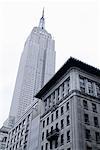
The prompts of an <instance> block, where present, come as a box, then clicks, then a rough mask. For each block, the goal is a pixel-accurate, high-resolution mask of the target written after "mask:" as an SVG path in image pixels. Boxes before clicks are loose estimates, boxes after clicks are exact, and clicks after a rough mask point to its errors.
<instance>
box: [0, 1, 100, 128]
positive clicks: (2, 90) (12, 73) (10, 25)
mask: <svg viewBox="0 0 100 150" xmlns="http://www.w3.org/2000/svg"><path fill="white" fill-rule="evenodd" d="M43 7H45V22H46V30H47V31H48V32H49V33H51V34H52V36H53V37H54V39H55V50H56V71H57V70H58V69H59V68H60V67H61V66H62V65H63V63H64V62H65V61H66V60H67V59H68V58H69V57H70V56H73V57H75V58H78V59H80V60H82V61H84V62H86V63H88V64H91V65H93V66H95V67H98V68H100V58H99V56H100V0H46V1H43V0H36V1H35V0H32V1H31V0H26V1H25V0H12V1H11V0H8V1H7V0H6V1H5V0H3V1H1V0H0V126H1V125H2V123H3V121H4V120H5V119H6V118H7V117H8V114H9V109H10V104H11V100H12V94H13V90H14V85H15V79H16V75H17V70H18V65H19V60H20V56H21V53H22V50H23V46H24V43H25V40H26V38H27V36H28V35H29V34H30V32H31V30H32V28H33V27H34V26H37V25H38V23H39V19H40V17H41V13H42V8H43Z"/></svg>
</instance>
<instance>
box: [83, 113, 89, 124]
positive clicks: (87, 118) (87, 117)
mask: <svg viewBox="0 0 100 150" xmlns="http://www.w3.org/2000/svg"><path fill="white" fill-rule="evenodd" d="M84 122H85V123H86V124H89V115H88V114H84Z"/></svg>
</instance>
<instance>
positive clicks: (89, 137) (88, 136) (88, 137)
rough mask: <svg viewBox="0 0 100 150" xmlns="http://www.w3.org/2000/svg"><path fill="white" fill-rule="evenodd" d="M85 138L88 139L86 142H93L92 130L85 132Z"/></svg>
mask: <svg viewBox="0 0 100 150" xmlns="http://www.w3.org/2000/svg"><path fill="white" fill-rule="evenodd" d="M85 137H86V140H88V141H90V140H91V134H90V130H89V129H86V130H85Z"/></svg>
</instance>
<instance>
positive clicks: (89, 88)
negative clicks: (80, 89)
mask: <svg viewBox="0 0 100 150" xmlns="http://www.w3.org/2000/svg"><path fill="white" fill-rule="evenodd" d="M88 92H89V94H91V95H93V83H92V81H88Z"/></svg>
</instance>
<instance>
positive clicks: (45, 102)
mask: <svg viewBox="0 0 100 150" xmlns="http://www.w3.org/2000/svg"><path fill="white" fill-rule="evenodd" d="M44 104H45V107H46V106H47V99H46V100H45V101H44Z"/></svg>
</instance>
